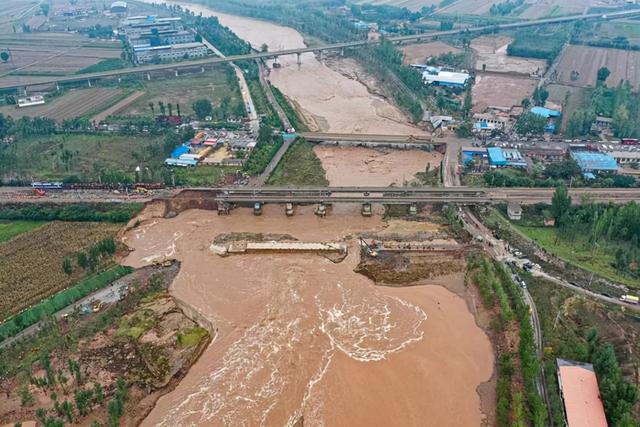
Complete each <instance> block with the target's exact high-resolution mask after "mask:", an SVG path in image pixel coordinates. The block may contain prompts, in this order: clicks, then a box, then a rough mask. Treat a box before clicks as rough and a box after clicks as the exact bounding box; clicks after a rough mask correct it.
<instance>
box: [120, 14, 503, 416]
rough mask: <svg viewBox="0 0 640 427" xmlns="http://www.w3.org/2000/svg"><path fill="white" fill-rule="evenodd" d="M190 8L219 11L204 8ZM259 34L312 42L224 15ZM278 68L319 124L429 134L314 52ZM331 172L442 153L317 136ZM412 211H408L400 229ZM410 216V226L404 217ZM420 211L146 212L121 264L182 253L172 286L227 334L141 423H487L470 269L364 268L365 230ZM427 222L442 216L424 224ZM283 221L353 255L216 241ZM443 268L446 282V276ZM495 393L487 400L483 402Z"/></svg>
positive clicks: (488, 359)
mask: <svg viewBox="0 0 640 427" xmlns="http://www.w3.org/2000/svg"><path fill="white" fill-rule="evenodd" d="M181 5H183V6H187V7H188V8H189V9H191V10H194V11H196V12H197V13H198V12H202V13H203V14H205V15H207V14H211V13H213V12H212V11H210V10H209V9H206V8H204V7H201V6H196V5H186V4H185V3H181ZM215 15H217V16H218V17H219V19H220V21H221V22H222V23H223V24H224V25H226V26H228V27H230V28H231V29H232V30H233V31H234V32H236V33H237V34H238V35H239V36H240V37H242V38H244V39H245V40H248V41H250V42H251V43H252V44H253V45H254V46H260V45H261V44H262V43H267V45H268V46H269V49H270V50H280V49H287V48H293V47H301V46H303V45H304V42H303V38H302V36H301V35H300V34H299V33H298V32H296V31H294V30H292V29H290V28H285V27H281V26H278V25H274V24H271V23H267V22H263V21H257V20H253V19H248V18H242V17H236V16H230V15H225V14H220V13H215ZM280 62H281V64H282V65H283V67H282V68H280V69H276V70H272V72H271V75H270V78H271V80H272V82H273V83H274V85H276V86H277V87H278V88H279V89H281V90H282V92H283V93H284V94H285V95H287V96H288V97H289V98H290V99H291V100H292V101H293V102H295V103H296V105H297V107H299V108H301V109H302V110H303V111H304V113H305V115H306V116H307V118H310V119H311V120H313V122H314V123H316V125H317V127H318V129H322V130H325V131H332V132H363V133H404V134H418V133H419V132H420V131H419V130H418V129H417V128H415V127H413V126H412V125H410V124H408V123H407V122H406V120H405V118H404V117H403V115H402V114H401V113H400V111H398V110H397V108H395V107H393V106H392V105H390V104H389V103H388V102H387V101H386V100H385V99H384V98H381V97H378V96H375V95H372V94H371V93H370V92H369V90H368V89H367V87H365V86H364V85H363V84H362V83H360V82H359V81H358V80H356V79H353V78H349V77H347V76H346V73H340V72H337V71H334V69H332V68H329V67H327V66H326V65H325V64H323V63H320V62H319V61H317V60H316V58H315V57H314V56H313V55H312V54H308V55H303V58H302V65H301V66H298V65H297V64H296V58H295V56H293V57H285V58H281V60H280ZM315 150H316V154H317V155H318V156H319V158H320V159H321V160H322V163H323V166H324V167H325V169H326V170H327V177H328V179H329V180H330V182H331V184H332V185H390V184H394V183H395V184H401V183H402V182H404V181H406V180H409V179H411V178H412V177H413V176H414V175H415V173H417V172H421V171H424V168H425V167H426V165H427V163H432V166H435V165H437V164H438V163H439V161H440V157H439V155H438V154H431V153H426V152H422V151H414V150H407V151H378V150H371V149H365V148H361V147H357V148H340V147H322V146H318V147H316V148H315ZM403 224H407V226H406V227H405V226H404V225H403ZM409 224H410V226H409ZM416 224H418V223H415V222H411V223H404V222H403V221H394V222H392V223H390V224H389V223H386V222H384V221H383V220H382V217H381V215H380V214H379V213H377V214H376V215H374V216H373V217H371V218H363V217H362V216H361V215H360V206H351V205H338V206H334V207H333V209H332V211H330V213H329V215H328V216H327V217H326V218H322V219H321V218H318V217H316V216H315V215H313V213H312V209H311V207H307V208H301V207H299V208H297V210H296V213H295V216H293V217H291V218H287V217H285V215H284V213H283V211H282V207H280V206H270V205H267V206H265V209H264V213H263V215H262V216H260V217H255V216H253V215H252V213H251V211H250V210H245V209H237V210H234V211H233V212H232V214H231V215H230V216H218V215H217V214H215V213H214V212H208V211H200V210H190V211H186V212H183V213H181V214H180V215H178V216H177V217H175V218H172V219H150V220H146V221H143V222H142V225H141V226H140V227H138V228H136V229H134V230H132V231H130V232H128V233H127V234H126V235H125V242H126V244H127V245H129V247H131V248H132V249H133V250H134V251H133V252H131V254H130V255H129V256H128V257H127V259H126V260H125V262H126V263H127V264H130V265H133V266H141V265H145V264H148V263H151V262H154V261H157V260H160V259H163V258H176V259H179V260H180V261H181V262H182V267H181V271H180V273H179V275H178V276H177V278H176V280H175V282H174V283H173V285H172V288H171V292H172V294H173V295H175V296H176V297H178V298H180V299H182V300H183V301H184V302H186V303H187V304H189V305H191V306H193V307H194V308H196V309H197V310H198V311H200V312H201V313H202V314H203V315H204V316H206V317H207V318H208V319H210V320H211V321H212V322H213V324H215V327H216V332H217V336H216V338H215V339H214V341H213V342H212V344H211V345H210V346H209V348H208V349H207V350H206V351H205V353H204V354H203V355H202V357H201V358H200V359H199V360H198V362H197V363H196V364H195V365H194V366H193V367H192V369H191V370H190V371H189V372H188V374H187V375H186V377H185V378H184V379H183V380H182V381H181V382H180V383H179V384H178V386H177V387H176V389H175V390H174V391H172V392H171V393H169V394H167V395H166V396H164V397H163V398H161V399H160V401H159V402H158V404H157V406H156V407H155V408H154V410H153V411H152V412H151V413H150V414H149V416H148V418H147V419H146V420H145V422H144V425H146V426H156V425H160V426H171V427H173V426H185V425H233V426H237V425H246V426H254V425H265V426H272V425H274V426H278V425H294V424H296V423H297V422H299V421H300V420H301V419H302V420H304V425H305V426H321V425H327V426H342V425H344V426H389V425H401V426H424V425H427V426H465V427H466V426H477V425H481V424H482V422H483V419H484V418H485V417H484V414H483V413H482V412H481V409H480V408H481V402H480V396H479V394H478V391H477V390H478V387H479V386H480V385H481V384H482V383H484V382H486V381H487V380H489V378H490V377H491V375H492V372H493V352H492V349H491V344H490V342H489V339H488V338H487V336H486V334H485V333H484V332H483V331H482V330H481V329H480V328H479V327H478V326H477V325H476V322H475V319H474V317H473V315H472V314H471V313H470V311H469V309H468V306H467V303H466V302H465V300H464V299H463V298H461V297H460V296H458V295H457V294H455V293H453V292H450V291H449V290H447V289H446V288H445V287H444V286H439V285H440V284H442V285H446V286H447V287H448V288H451V286H452V285H453V286H457V287H458V288H462V289H464V285H463V284H462V281H463V276H462V274H456V275H449V276H446V278H442V279H441V281H438V280H435V281H433V282H432V284H430V285H428V286H414V287H405V288H402V287H399V288H387V287H381V286H376V285H375V284H374V283H373V282H372V281H371V280H369V279H368V278H366V277H365V276H363V275H360V274H357V273H355V272H354V269H355V267H356V266H357V264H358V262H359V250H358V245H357V240H356V239H355V237H354V235H355V234H356V233H358V232H365V231H366V232H375V231H380V232H384V231H389V230H390V229H393V234H394V235H396V234H398V233H400V234H401V232H402V230H403V229H406V231H407V232H414V231H415V230H413V228H412V227H415V226H416ZM420 224H421V226H422V225H425V226H428V227H432V226H433V225H430V224H426V223H420ZM231 232H241V233H247V232H253V233H259V232H261V233H286V234H289V235H291V236H293V237H295V238H297V239H299V240H301V241H324V242H328V241H337V240H343V241H346V242H347V243H348V245H349V248H350V250H349V255H348V256H347V257H346V259H344V260H343V261H342V262H340V263H334V262H332V261H330V260H329V259H326V258H324V257H322V256H320V255H311V254H307V255H301V254H264V253H263V254H243V255H233V256H229V257H225V258H222V257H219V256H217V255H214V254H212V253H211V252H210V251H209V250H208V246H209V245H210V244H211V242H212V240H213V239H214V238H215V237H216V236H218V235H219V234H221V233H231ZM445 280H446V282H444V281H445ZM491 405H492V403H491V402H489V403H488V404H487V402H484V405H483V407H487V406H491Z"/></svg>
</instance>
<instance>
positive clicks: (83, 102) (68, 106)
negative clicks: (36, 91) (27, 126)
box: [0, 88, 124, 122]
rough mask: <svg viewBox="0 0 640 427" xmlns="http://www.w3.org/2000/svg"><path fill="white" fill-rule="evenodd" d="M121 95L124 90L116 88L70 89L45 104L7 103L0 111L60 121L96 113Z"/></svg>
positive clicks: (14, 115)
mask: <svg viewBox="0 0 640 427" xmlns="http://www.w3.org/2000/svg"><path fill="white" fill-rule="evenodd" d="M123 95H124V91H123V90H122V89H116V88H91V89H72V90H69V92H68V93H66V94H64V95H62V96H58V97H55V98H53V99H52V100H48V101H47V103H46V104H45V105H36V106H35V107H25V108H18V107H17V106H15V105H9V106H4V107H0V113H2V114H4V115H8V116H12V117H14V118H18V117H22V116H29V117H48V118H50V119H53V120H55V121H58V122H61V121H63V120H67V119H72V118H75V117H82V116H85V115H88V114H95V113H98V112H100V111H102V110H104V109H106V108H108V107H110V106H111V105H112V104H114V103H116V102H117V101H118V100H120V99H121V97H122V96H123Z"/></svg>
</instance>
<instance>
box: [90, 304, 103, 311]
mask: <svg viewBox="0 0 640 427" xmlns="http://www.w3.org/2000/svg"><path fill="white" fill-rule="evenodd" d="M100 309H102V301H94V302H93V303H91V311H93V312H94V313H97V312H99V311H100Z"/></svg>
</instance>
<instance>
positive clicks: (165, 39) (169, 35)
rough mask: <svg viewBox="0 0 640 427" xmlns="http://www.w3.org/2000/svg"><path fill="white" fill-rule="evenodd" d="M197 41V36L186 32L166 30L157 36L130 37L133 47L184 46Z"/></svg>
mask: <svg viewBox="0 0 640 427" xmlns="http://www.w3.org/2000/svg"><path fill="white" fill-rule="evenodd" d="M195 41H196V35H195V34H194V33H192V32H191V31H186V30H164V31H158V32H157V33H156V34H154V33H151V32H147V33H140V34H136V35H135V36H132V37H129V43H131V45H132V46H133V47H145V46H161V45H168V44H184V43H193V42H195Z"/></svg>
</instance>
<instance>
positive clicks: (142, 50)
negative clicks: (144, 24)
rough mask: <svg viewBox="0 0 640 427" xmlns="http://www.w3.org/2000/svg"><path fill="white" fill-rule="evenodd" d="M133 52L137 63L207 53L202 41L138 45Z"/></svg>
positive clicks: (201, 55) (163, 60) (199, 56)
mask: <svg viewBox="0 0 640 427" xmlns="http://www.w3.org/2000/svg"><path fill="white" fill-rule="evenodd" d="M133 52H134V54H135V57H136V62H137V63H138V64H148V63H150V62H156V61H160V62H167V61H175V60H177V59H190V58H202V57H204V56H207V55H208V54H209V50H208V49H207V46H205V45H204V43H198V42H194V43H181V44H174V45H166V46H138V47H134V49H133Z"/></svg>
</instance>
